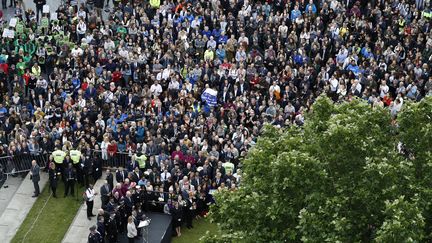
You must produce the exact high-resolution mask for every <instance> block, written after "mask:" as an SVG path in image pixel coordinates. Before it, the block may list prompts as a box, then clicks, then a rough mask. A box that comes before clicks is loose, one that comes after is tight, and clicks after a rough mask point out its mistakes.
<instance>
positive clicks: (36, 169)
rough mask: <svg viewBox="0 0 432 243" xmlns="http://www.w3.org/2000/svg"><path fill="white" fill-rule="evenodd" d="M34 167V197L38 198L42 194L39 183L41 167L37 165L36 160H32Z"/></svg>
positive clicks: (31, 177) (31, 172) (32, 178)
mask: <svg viewBox="0 0 432 243" xmlns="http://www.w3.org/2000/svg"><path fill="white" fill-rule="evenodd" d="M31 163H32V167H31V170H30V179H31V180H32V182H33V186H34V194H33V196H32V197H37V196H39V194H40V189H39V181H40V174H39V172H40V167H39V165H38V164H37V163H36V160H32V162H31Z"/></svg>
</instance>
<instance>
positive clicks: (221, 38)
mask: <svg viewBox="0 0 432 243" xmlns="http://www.w3.org/2000/svg"><path fill="white" fill-rule="evenodd" d="M216 40H217V43H218V44H224V45H225V44H226V43H227V41H228V36H226V35H225V32H221V34H220V36H219V38H217V39H216Z"/></svg>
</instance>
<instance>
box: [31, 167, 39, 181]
mask: <svg viewBox="0 0 432 243" xmlns="http://www.w3.org/2000/svg"><path fill="white" fill-rule="evenodd" d="M39 171H40V168H39V165H37V164H36V165H35V166H34V167H32V168H31V172H32V181H34V182H37V181H40V174H39Z"/></svg>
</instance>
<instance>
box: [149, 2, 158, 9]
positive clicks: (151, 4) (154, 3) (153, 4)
mask: <svg viewBox="0 0 432 243" xmlns="http://www.w3.org/2000/svg"><path fill="white" fill-rule="evenodd" d="M150 6H151V7H152V8H159V6H160V0H150Z"/></svg>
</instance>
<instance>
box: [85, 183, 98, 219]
mask: <svg viewBox="0 0 432 243" xmlns="http://www.w3.org/2000/svg"><path fill="white" fill-rule="evenodd" d="M96 195H97V192H95V190H94V189H93V185H92V184H90V185H89V187H88V188H87V189H86V191H85V198H86V200H85V201H86V205H87V219H88V220H91V217H94V216H96V215H94V214H93V205H94V199H95V197H96Z"/></svg>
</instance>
